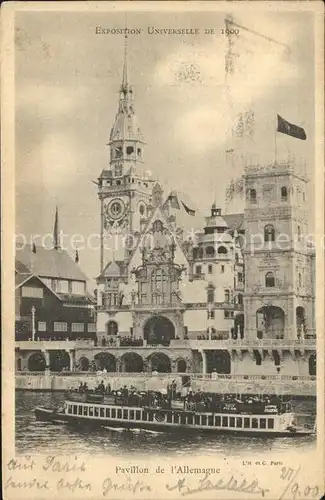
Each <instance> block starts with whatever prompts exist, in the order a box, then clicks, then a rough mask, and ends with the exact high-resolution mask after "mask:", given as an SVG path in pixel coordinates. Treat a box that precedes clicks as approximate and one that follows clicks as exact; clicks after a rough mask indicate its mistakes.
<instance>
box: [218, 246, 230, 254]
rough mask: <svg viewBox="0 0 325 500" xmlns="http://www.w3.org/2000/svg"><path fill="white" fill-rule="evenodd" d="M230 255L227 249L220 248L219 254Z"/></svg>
mask: <svg viewBox="0 0 325 500" xmlns="http://www.w3.org/2000/svg"><path fill="white" fill-rule="evenodd" d="M227 253H228V250H227V248H226V247H219V248H218V254H222V255H225V254H227Z"/></svg>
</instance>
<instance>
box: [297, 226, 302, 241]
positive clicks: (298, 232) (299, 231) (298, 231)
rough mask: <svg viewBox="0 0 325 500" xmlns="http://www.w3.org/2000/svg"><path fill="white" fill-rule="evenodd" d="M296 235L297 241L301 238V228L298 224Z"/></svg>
mask: <svg viewBox="0 0 325 500" xmlns="http://www.w3.org/2000/svg"><path fill="white" fill-rule="evenodd" d="M297 236H298V241H300V240H301V229H300V226H298V227H297Z"/></svg>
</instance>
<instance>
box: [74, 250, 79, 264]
mask: <svg viewBox="0 0 325 500" xmlns="http://www.w3.org/2000/svg"><path fill="white" fill-rule="evenodd" d="M74 261H75V263H76V264H78V262H79V253H78V250H76V256H75V259H74Z"/></svg>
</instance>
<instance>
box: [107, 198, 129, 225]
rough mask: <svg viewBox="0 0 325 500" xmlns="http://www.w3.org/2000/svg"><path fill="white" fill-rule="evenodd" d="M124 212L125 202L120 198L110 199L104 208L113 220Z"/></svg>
mask: <svg viewBox="0 0 325 500" xmlns="http://www.w3.org/2000/svg"><path fill="white" fill-rule="evenodd" d="M124 212H125V204H124V202H123V200H121V199H120V198H114V199H113V200H111V201H110V202H109V204H108V205H107V208H106V213H107V215H108V216H109V217H110V218H111V219H113V220H118V219H120V218H121V217H123V215H124Z"/></svg>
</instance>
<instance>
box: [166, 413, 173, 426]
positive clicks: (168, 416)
mask: <svg viewBox="0 0 325 500" xmlns="http://www.w3.org/2000/svg"><path fill="white" fill-rule="evenodd" d="M172 417H173V415H172V413H167V422H168V423H170V424H171V423H172Z"/></svg>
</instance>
